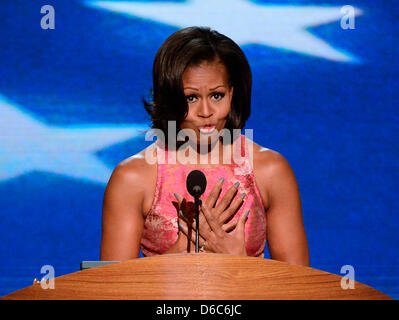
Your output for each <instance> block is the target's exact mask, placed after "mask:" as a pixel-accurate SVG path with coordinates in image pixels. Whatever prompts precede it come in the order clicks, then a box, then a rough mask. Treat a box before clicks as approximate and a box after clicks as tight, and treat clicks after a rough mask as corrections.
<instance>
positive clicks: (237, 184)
mask: <svg viewBox="0 0 399 320" xmlns="http://www.w3.org/2000/svg"><path fill="white" fill-rule="evenodd" d="M239 185H240V182H239V181H237V182H236V183H235V184H234V187H235V188H236V189H237V188H238V186H239Z"/></svg>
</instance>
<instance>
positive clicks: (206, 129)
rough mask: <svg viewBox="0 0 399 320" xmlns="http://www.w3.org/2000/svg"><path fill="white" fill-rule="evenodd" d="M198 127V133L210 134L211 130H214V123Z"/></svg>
mask: <svg viewBox="0 0 399 320" xmlns="http://www.w3.org/2000/svg"><path fill="white" fill-rule="evenodd" d="M198 129H199V131H200V133H202V134H210V133H212V132H213V131H215V129H216V126H215V125H205V126H201V127H198Z"/></svg>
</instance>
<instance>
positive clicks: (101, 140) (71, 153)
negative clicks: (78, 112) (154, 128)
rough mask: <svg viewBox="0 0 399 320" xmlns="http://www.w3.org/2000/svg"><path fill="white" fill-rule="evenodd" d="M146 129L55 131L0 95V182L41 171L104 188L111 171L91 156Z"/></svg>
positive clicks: (74, 128) (93, 127) (113, 127)
mask: <svg viewBox="0 0 399 320" xmlns="http://www.w3.org/2000/svg"><path fill="white" fill-rule="evenodd" d="M147 129H149V128H148V126H144V125H118V126H116V125H107V126H99V125H90V126H89V125H88V126H68V127H54V126H51V125H47V124H45V123H43V122H41V121H39V120H37V119H35V117H34V116H33V115H29V114H28V113H26V112H24V111H21V108H20V107H18V106H16V105H13V104H11V103H10V102H8V101H7V100H6V99H5V98H4V97H3V96H1V95H0V181H1V180H6V179H10V178H13V177H16V176H18V175H21V174H24V173H26V172H29V171H33V170H40V171H47V172H53V173H57V174H62V175H68V176H70V177H73V178H77V179H87V180H90V181H94V182H96V183H101V184H106V183H107V182H108V179H109V177H110V175H111V173H112V172H111V169H110V168H108V167H107V166H106V165H105V164H104V163H102V162H101V161H100V160H99V159H98V158H97V157H96V156H95V154H94V153H95V152H96V151H98V150H101V149H103V148H104V147H107V146H109V145H112V144H114V143H117V142H120V141H124V140H128V139H130V138H132V137H134V136H137V135H139V134H140V131H144V130H147Z"/></svg>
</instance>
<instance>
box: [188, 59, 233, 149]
mask: <svg viewBox="0 0 399 320" xmlns="http://www.w3.org/2000/svg"><path fill="white" fill-rule="evenodd" d="M182 80H183V88H184V95H185V96H186V101H187V104H188V114H187V116H186V118H185V119H184V121H183V122H182V124H181V128H182V129H186V128H189V129H192V130H194V131H195V133H196V136H197V141H198V142H199V141H200V138H205V141H208V138H207V137H209V136H212V135H213V134H215V133H217V132H220V130H222V129H223V128H224V126H225V124H226V120H227V116H228V114H229V112H230V108H231V99H232V97H233V87H230V86H229V75H228V72H227V69H226V67H225V66H224V64H223V63H222V62H220V60H214V61H212V62H207V61H204V62H202V63H201V64H199V65H195V66H189V67H187V68H186V70H185V71H184V73H183V77H182ZM216 130H217V131H216Z"/></svg>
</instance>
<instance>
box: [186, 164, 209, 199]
mask: <svg viewBox="0 0 399 320" xmlns="http://www.w3.org/2000/svg"><path fill="white" fill-rule="evenodd" d="M186 187H187V191H188V193H189V194H191V195H192V196H193V197H195V198H199V197H200V196H201V195H202V194H203V193H204V192H205V189H206V177H205V175H204V174H203V173H202V171H199V170H193V171H191V172H190V173H189V174H188V176H187V181H186Z"/></svg>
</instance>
